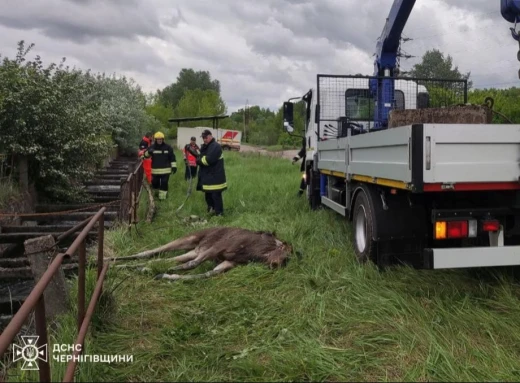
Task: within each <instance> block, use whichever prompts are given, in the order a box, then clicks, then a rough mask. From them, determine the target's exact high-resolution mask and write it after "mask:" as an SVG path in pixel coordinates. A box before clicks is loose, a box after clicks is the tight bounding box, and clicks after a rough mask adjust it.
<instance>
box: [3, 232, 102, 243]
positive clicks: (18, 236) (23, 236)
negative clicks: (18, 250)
mask: <svg viewBox="0 0 520 383" xmlns="http://www.w3.org/2000/svg"><path fill="white" fill-rule="evenodd" d="M79 233H80V232H79V231H77V232H76V233H74V234H72V235H71V238H75V237H76V236H77V235H79ZM61 234H63V232H31V233H2V234H0V243H23V242H24V241H26V240H28V239H31V238H38V237H42V236H45V235H52V236H53V237H55V238H56V237H59V236H60V235H61ZM96 237H97V231H90V232H89V233H88V235H87V238H88V239H94V238H96Z"/></svg>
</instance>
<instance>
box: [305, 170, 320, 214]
mask: <svg viewBox="0 0 520 383" xmlns="http://www.w3.org/2000/svg"><path fill="white" fill-rule="evenodd" d="M307 199H308V200H309V205H310V207H311V209H312V210H316V209H318V208H319V207H320V205H321V196H320V173H318V172H315V171H314V170H312V168H310V169H308V171H307Z"/></svg>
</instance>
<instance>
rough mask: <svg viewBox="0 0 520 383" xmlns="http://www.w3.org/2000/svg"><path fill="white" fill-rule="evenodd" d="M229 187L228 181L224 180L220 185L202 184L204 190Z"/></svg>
mask: <svg viewBox="0 0 520 383" xmlns="http://www.w3.org/2000/svg"><path fill="white" fill-rule="evenodd" d="M226 187H227V183H226V182H224V183H223V184H220V185H202V190H220V189H224V188H226Z"/></svg>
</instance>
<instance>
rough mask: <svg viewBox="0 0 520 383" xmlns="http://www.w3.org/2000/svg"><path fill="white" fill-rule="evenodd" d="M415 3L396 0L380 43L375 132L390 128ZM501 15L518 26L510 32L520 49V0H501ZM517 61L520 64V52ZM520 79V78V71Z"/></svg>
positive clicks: (374, 87)
mask: <svg viewBox="0 0 520 383" xmlns="http://www.w3.org/2000/svg"><path fill="white" fill-rule="evenodd" d="M415 2H416V0H394V2H393V4H392V8H391V9H390V12H389V14H388V17H387V19H386V23H385V26H384V27H383V30H382V32H381V35H380V37H379V39H378V41H377V45H376V52H375V56H376V58H375V61H374V77H377V79H373V80H372V81H371V82H370V89H371V92H372V94H373V95H374V96H375V99H376V102H377V103H376V105H377V107H376V110H375V115H374V128H375V129H385V128H386V127H387V125H388V114H389V112H390V110H391V109H392V107H393V103H394V97H395V96H394V79H395V77H397V75H398V73H397V70H396V69H397V68H396V66H397V56H398V53H399V45H400V41H401V34H402V32H403V29H404V27H405V26H406V22H407V21H408V17H409V16H410V13H411V12H412V9H413V7H414V5H415ZM500 11H501V14H502V17H503V18H504V19H505V20H507V21H509V22H510V23H514V24H515V27H513V28H510V30H511V35H512V36H513V38H514V39H515V40H516V41H518V43H519V46H520V34H519V33H518V32H517V31H516V24H517V22H520V0H500ZM517 59H518V60H519V61H520V50H519V51H518V54H517ZM518 76H519V78H520V71H519V73H518Z"/></svg>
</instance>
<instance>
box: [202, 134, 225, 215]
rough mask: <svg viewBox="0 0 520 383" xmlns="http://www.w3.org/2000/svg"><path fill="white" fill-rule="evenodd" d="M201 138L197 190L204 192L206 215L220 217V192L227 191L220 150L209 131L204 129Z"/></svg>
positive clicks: (222, 211) (222, 208)
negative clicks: (213, 214) (212, 214)
mask: <svg viewBox="0 0 520 383" xmlns="http://www.w3.org/2000/svg"><path fill="white" fill-rule="evenodd" d="M201 137H202V140H203V141H204V144H203V145H202V147H201V148H200V156H199V157H198V158H197V165H199V166H200V169H199V179H198V182H197V190H199V191H203V192H204V196H205V199H206V204H207V207H208V213H210V214H211V213H215V215H217V216H221V215H223V214H224V203H223V201H222V192H223V191H224V190H226V189H227V183H226V172H225V170H224V157H223V155H222V148H221V146H220V144H219V143H218V142H217V141H215V138H213V135H212V134H211V131H210V130H208V129H205V130H204V131H203V132H202V135H201Z"/></svg>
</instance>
